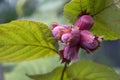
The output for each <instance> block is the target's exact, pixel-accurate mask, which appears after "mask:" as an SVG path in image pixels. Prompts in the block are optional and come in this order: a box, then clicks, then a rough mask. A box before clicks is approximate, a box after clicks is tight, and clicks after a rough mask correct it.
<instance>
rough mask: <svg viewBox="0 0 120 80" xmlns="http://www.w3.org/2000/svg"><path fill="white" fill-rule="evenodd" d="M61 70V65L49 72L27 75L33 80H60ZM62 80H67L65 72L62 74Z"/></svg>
mask: <svg viewBox="0 0 120 80" xmlns="http://www.w3.org/2000/svg"><path fill="white" fill-rule="evenodd" d="M62 70H63V67H58V68H56V69H55V70H53V71H52V72H50V73H47V74H41V75H29V77H30V78H32V79H34V80H60V78H61V73H62ZM64 80H68V79H67V75H66V73H65V75H64Z"/></svg>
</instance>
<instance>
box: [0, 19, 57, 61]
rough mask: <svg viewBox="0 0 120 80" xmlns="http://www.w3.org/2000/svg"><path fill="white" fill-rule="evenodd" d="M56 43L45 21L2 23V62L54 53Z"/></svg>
mask: <svg viewBox="0 0 120 80" xmlns="http://www.w3.org/2000/svg"><path fill="white" fill-rule="evenodd" d="M56 44H57V42H56V40H55V39H54V37H53V36H52V34H51V31H50V30H49V28H48V26H47V25H45V24H43V23H40V22H33V21H26V20H16V21H13V22H10V23H7V24H1V25H0V62H6V61H7V62H11V61H15V62H16V61H24V60H32V59H37V58H40V57H44V56H50V55H54V54H55V53H57V45H56Z"/></svg>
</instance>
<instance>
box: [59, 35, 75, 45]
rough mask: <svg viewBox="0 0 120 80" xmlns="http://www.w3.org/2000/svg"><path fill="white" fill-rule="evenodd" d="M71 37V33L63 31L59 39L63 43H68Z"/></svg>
mask: <svg viewBox="0 0 120 80" xmlns="http://www.w3.org/2000/svg"><path fill="white" fill-rule="evenodd" d="M72 38H73V35H72V34H71V33H65V34H63V35H62V37H61V41H62V42H64V43H68V42H70V41H71V40H72Z"/></svg>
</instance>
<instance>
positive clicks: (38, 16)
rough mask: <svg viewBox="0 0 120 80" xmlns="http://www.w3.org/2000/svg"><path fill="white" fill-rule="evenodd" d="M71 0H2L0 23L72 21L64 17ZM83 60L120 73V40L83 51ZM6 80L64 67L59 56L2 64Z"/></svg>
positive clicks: (24, 79)
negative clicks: (103, 65)
mask: <svg viewBox="0 0 120 80" xmlns="http://www.w3.org/2000/svg"><path fill="white" fill-rule="evenodd" d="M69 1H70V0H0V23H1V24H2V23H8V22H10V21H12V20H16V19H25V20H32V21H38V22H39V21H41V22H44V23H46V24H48V25H49V26H50V24H51V23H53V22H58V23H61V24H69V25H70V23H68V22H67V20H66V19H65V18H64V17H63V7H64V5H65V4H66V3H67V2H69ZM79 57H80V60H83V59H90V60H93V61H96V62H97V63H101V64H105V65H108V66H110V67H113V68H114V69H115V70H116V71H117V72H118V73H120V62H119V61H120V40H116V41H103V42H102V44H101V47H100V48H99V49H98V50H97V51H96V52H95V54H92V55H88V54H86V53H85V51H83V50H80V52H79ZM1 64H2V66H3V71H4V77H5V80H31V79H29V78H28V77H26V74H44V73H47V72H50V71H52V70H53V69H54V68H56V67H57V66H60V65H61V64H60V61H59V57H58V55H55V56H53V57H49V58H41V59H38V60H33V61H28V62H20V63H1Z"/></svg>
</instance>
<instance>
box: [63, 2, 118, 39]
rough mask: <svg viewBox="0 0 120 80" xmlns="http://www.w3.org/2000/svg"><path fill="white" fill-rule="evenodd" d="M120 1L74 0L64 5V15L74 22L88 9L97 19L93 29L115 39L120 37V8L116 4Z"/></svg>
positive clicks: (96, 32)
mask: <svg viewBox="0 0 120 80" xmlns="http://www.w3.org/2000/svg"><path fill="white" fill-rule="evenodd" d="M119 3H120V1H119V0H117V1H116V2H115V1H114V0H72V1H71V2H69V3H68V4H66V5H65V7H64V16H65V17H66V18H67V19H68V20H69V21H70V22H71V23H72V24H74V23H75V21H76V20H77V18H78V16H79V15H80V14H81V13H82V12H83V11H86V12H87V13H89V14H90V15H92V16H93V18H94V21H95V24H94V26H93V28H92V30H91V31H92V32H93V33H95V34H96V35H103V36H104V39H105V40H115V39H119V38H120V31H119V30H120V24H119V21H120V8H118V7H117V6H116V5H117V4H119Z"/></svg>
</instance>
